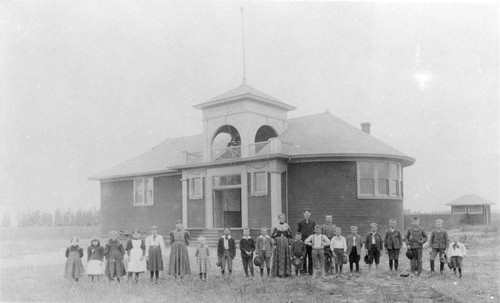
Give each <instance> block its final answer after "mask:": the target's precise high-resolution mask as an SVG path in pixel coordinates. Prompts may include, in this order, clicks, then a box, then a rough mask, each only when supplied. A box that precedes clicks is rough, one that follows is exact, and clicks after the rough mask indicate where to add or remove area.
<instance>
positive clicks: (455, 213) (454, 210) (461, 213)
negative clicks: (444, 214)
mask: <svg viewBox="0 0 500 303" xmlns="http://www.w3.org/2000/svg"><path fill="white" fill-rule="evenodd" d="M457 207H463V208H464V211H463V212H457V211H456V208H457ZM451 210H452V213H453V214H454V215H465V214H467V206H465V205H453V206H452V209H451Z"/></svg>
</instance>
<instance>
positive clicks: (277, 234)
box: [271, 214, 292, 278]
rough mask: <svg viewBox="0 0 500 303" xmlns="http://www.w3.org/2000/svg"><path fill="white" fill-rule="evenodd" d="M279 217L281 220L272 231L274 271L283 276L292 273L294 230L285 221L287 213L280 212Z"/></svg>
mask: <svg viewBox="0 0 500 303" xmlns="http://www.w3.org/2000/svg"><path fill="white" fill-rule="evenodd" d="M278 219H279V220H280V222H279V223H278V224H277V225H276V226H275V227H274V228H273V231H272V233H271V238H272V239H273V240H274V243H275V246H274V248H273V267H272V273H273V276H278V277H280V278H282V277H287V276H290V274H291V269H292V268H291V265H292V263H291V260H292V259H291V253H290V239H291V238H292V231H291V230H290V226H288V224H286V223H285V214H280V215H279V216H278Z"/></svg>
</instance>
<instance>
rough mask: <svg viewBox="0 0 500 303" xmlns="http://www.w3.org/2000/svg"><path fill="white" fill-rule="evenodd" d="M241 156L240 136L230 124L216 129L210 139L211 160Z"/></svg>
mask: <svg viewBox="0 0 500 303" xmlns="http://www.w3.org/2000/svg"><path fill="white" fill-rule="evenodd" d="M233 158H241V137H240V133H239V132H238V130H237V129H236V128H235V127H234V126H232V125H223V126H221V127H219V129H217V131H216V132H215V134H214V139H213V140H212V160H214V161H217V160H224V159H233Z"/></svg>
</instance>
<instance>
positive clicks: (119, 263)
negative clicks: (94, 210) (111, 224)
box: [104, 231, 127, 283]
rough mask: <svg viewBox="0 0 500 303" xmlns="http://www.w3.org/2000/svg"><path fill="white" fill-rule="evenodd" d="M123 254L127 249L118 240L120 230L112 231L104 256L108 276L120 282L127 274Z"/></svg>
mask: <svg viewBox="0 0 500 303" xmlns="http://www.w3.org/2000/svg"><path fill="white" fill-rule="evenodd" d="M123 255H125V249H123V245H122V244H121V243H120V241H118V232H116V231H111V232H110V233H109V241H108V243H107V244H106V248H105V249H104V256H105V257H106V270H105V273H106V277H108V278H109V280H110V281H112V280H113V279H114V278H116V280H117V281H118V283H120V278H121V277H123V276H124V275H126V274H127V272H126V271H125V264H124V263H123Z"/></svg>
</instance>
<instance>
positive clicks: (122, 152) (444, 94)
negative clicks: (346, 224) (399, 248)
mask: <svg viewBox="0 0 500 303" xmlns="http://www.w3.org/2000/svg"><path fill="white" fill-rule="evenodd" d="M240 7H243V8H244V18H243V23H244V27H245V30H244V31H245V54H246V78H247V81H248V84H249V85H251V86H252V87H254V88H256V89H258V90H260V91H262V92H265V93H266V94H268V95H271V96H273V97H275V98H278V99H279V100H281V101H283V102H286V103H288V104H291V105H294V106H297V109H296V110H294V111H292V112H290V113H289V118H294V117H300V116H305V115H310V114H316V113H322V112H324V111H325V110H329V111H330V112H331V113H332V114H334V115H335V116H337V117H339V118H341V119H343V120H345V121H346V122H348V123H350V124H352V125H354V126H356V127H359V125H360V123H362V122H370V123H371V125H372V126H371V134H372V135H373V136H374V137H376V138H378V139H380V140H381V141H383V142H385V143H387V144H389V145H391V146H393V147H395V148H397V149H398V150H400V151H402V152H403V153H405V154H407V155H409V156H411V157H413V158H415V159H416V162H415V164H414V165H412V166H410V167H407V168H405V170H404V178H405V180H404V182H405V200H404V207H405V208H407V209H411V210H414V211H440V210H447V209H448V208H449V207H446V206H444V204H445V203H447V202H450V201H451V200H454V199H456V198H458V197H460V196H462V195H464V194H477V195H480V196H482V197H484V198H486V199H489V200H491V201H493V202H496V203H497V205H496V209H497V210H498V209H500V148H499V143H500V111H499V107H500V102H499V101H500V100H499V66H500V64H499V54H500V50H499V24H498V22H499V21H498V20H499V7H498V4H495V3H484V4H481V3H430V4H417V3H413V4H412V3H397V2H395V3H380V2H375V3H362V2H284V1H280V2H267V1H261V2H248V1H243V2H241V1H239V2H236V1H233V2H197V1H191V2H170V1H167V2H165V1H145V2H144V1H3V2H0V138H1V143H0V168H1V169H0V182H1V189H0V211H11V212H15V211H25V210H28V209H42V210H53V209H55V208H65V209H66V208H72V209H77V208H83V209H87V208H94V207H99V203H100V202H99V194H100V193H99V182H97V181H91V180H89V179H88V178H89V177H91V176H93V175H96V174H98V173H100V172H102V171H104V170H106V169H108V168H111V167H113V166H114V165H117V164H119V163H121V162H123V161H126V160H128V159H130V158H133V157H135V156H137V155H139V154H141V153H144V152H146V151H147V150H149V149H151V148H152V147H153V146H155V145H157V144H159V143H160V142H162V141H164V140H165V139H167V138H175V137H180V136H187V135H193V134H198V133H201V132H202V124H201V112H200V111H199V110H196V109H194V108H193V107H192V106H193V104H197V103H201V102H204V101H207V100H208V99H210V98H212V97H214V96H216V95H219V94H222V93H224V92H226V91H228V90H230V89H233V88H235V87H237V86H238V85H240V84H241V81H242V75H243V59H242V57H243V56H242V30H241V24H242V18H241V14H240Z"/></svg>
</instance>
